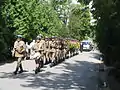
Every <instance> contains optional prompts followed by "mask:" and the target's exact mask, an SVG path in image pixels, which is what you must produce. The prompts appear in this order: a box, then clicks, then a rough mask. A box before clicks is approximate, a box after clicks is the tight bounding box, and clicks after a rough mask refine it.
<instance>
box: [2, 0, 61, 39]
mask: <svg viewBox="0 0 120 90" xmlns="http://www.w3.org/2000/svg"><path fill="white" fill-rule="evenodd" d="M2 14H3V17H4V18H5V15H6V14H8V16H9V18H8V19H7V26H8V27H9V28H10V29H11V28H14V29H15V32H14V34H22V35H23V36H24V37H25V38H27V39H29V40H30V39H32V38H35V37H36V36H37V35H38V34H40V33H42V34H44V35H46V34H49V35H57V32H58V31H59V30H60V29H61V28H62V24H61V21H60V20H59V18H58V16H57V13H56V12H55V10H54V9H53V7H51V5H50V4H49V3H48V2H45V1H39V0H14V1H13V0H8V2H7V3H6V4H5V5H4V6H3V12H2Z"/></svg>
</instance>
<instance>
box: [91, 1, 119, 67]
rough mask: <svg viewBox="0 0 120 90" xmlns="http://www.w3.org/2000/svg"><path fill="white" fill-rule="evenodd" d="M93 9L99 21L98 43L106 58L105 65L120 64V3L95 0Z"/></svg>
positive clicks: (97, 29) (97, 27) (97, 28)
mask: <svg viewBox="0 0 120 90" xmlns="http://www.w3.org/2000/svg"><path fill="white" fill-rule="evenodd" d="M93 8H94V9H93V15H94V18H95V19H96V20H97V26H96V41H97V42H98V47H99V49H100V51H101V52H102V53H103V55H104V56H105V58H104V60H105V64H106V65H114V64H115V63H116V62H117V63H118V62H119V63H120V55H119V53H120V47H119V46H120V17H119V16H120V11H119V8H120V1H119V0H93Z"/></svg>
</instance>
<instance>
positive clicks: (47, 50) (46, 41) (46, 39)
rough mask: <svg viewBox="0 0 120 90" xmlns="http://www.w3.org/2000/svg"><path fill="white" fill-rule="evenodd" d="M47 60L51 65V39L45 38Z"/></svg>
mask: <svg viewBox="0 0 120 90" xmlns="http://www.w3.org/2000/svg"><path fill="white" fill-rule="evenodd" d="M45 59H46V64H48V63H50V45H49V38H48V37H46V38H45Z"/></svg>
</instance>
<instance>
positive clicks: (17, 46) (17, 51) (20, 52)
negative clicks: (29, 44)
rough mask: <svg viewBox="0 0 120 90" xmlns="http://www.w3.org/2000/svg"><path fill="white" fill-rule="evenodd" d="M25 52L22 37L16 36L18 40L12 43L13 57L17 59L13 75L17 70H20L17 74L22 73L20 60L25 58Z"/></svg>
mask: <svg viewBox="0 0 120 90" xmlns="http://www.w3.org/2000/svg"><path fill="white" fill-rule="evenodd" d="M25 51H26V45H25V42H24V41H23V40H22V36H21V35H18V38H17V40H16V41H15V43H14V48H13V54H12V55H13V56H14V57H16V58H17V67H16V70H15V72H14V74H15V75H16V74H17V72H18V70H19V68H20V71H19V73H22V72H23V68H22V63H21V62H22V60H23V59H24V57H25V53H26V52H25Z"/></svg>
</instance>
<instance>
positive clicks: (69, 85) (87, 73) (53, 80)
mask: <svg viewBox="0 0 120 90" xmlns="http://www.w3.org/2000/svg"><path fill="white" fill-rule="evenodd" d="M97 65H98V64H97V63H93V62H88V61H80V60H75V61H74V63H69V62H64V63H62V64H61V65H60V66H56V67H54V68H55V69H56V70H58V71H59V70H61V73H60V72H57V73H56V72H54V71H52V70H53V68H52V69H50V70H51V71H46V72H45V71H43V72H42V73H39V74H37V75H35V74H34V73H29V72H27V73H23V74H19V75H16V76H14V75H12V73H5V72H2V73H1V74H2V75H1V76H0V78H10V79H22V80H25V82H26V83H25V84H22V83H21V84H20V85H21V86H22V87H29V88H42V90H50V89H52V90H67V89H74V90H96V86H97V85H96V84H97V75H96V69H97ZM61 67H62V69H61Z"/></svg>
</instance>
